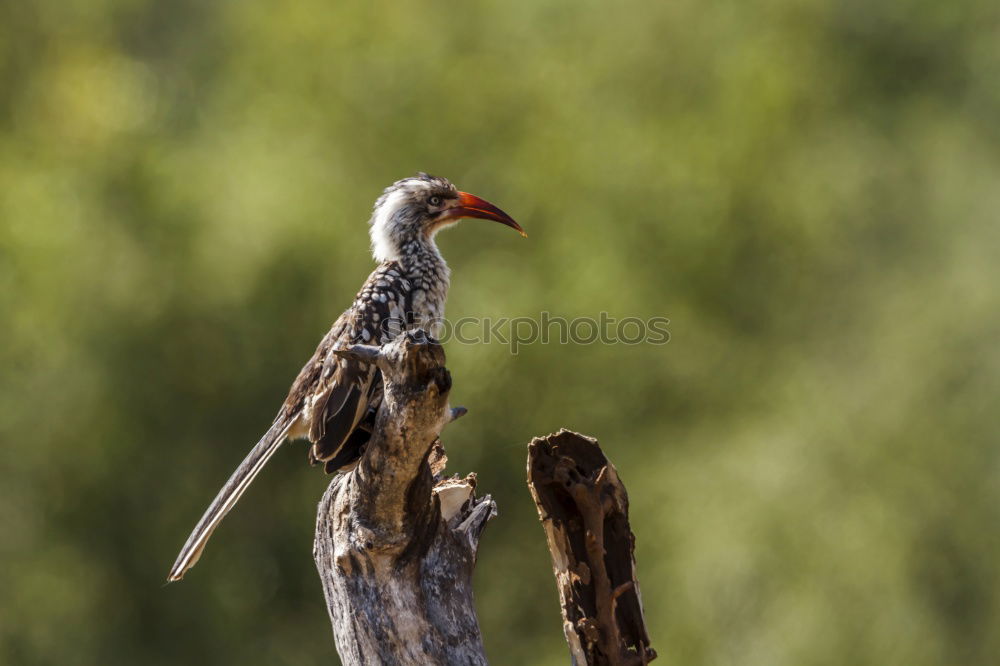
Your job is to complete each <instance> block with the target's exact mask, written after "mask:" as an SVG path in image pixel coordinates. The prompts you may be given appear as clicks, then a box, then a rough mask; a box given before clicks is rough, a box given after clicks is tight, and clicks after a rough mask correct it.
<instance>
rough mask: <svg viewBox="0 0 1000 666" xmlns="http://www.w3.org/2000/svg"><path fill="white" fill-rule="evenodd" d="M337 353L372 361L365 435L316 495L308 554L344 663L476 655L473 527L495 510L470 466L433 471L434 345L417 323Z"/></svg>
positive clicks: (479, 654) (472, 660) (438, 385)
mask: <svg viewBox="0 0 1000 666" xmlns="http://www.w3.org/2000/svg"><path fill="white" fill-rule="evenodd" d="M338 353H341V354H345V355H349V356H353V357H355V358H361V359H364V360H368V361H370V362H374V363H377V364H378V367H379V368H380V369H381V371H382V374H383V377H384V379H385V398H384V401H383V404H382V407H381V409H380V410H379V414H378V417H377V421H376V426H375V429H374V432H373V434H372V438H371V441H370V442H369V444H368V447H367V449H366V451H365V453H364V455H363V456H362V458H361V460H360V461H359V463H358V465H357V466H356V467H355V468H353V469H352V470H350V471H348V472H346V473H341V474H338V475H337V476H335V477H334V479H333V480H332V481H331V483H330V486H329V488H328V489H327V491H326V493H325V494H324V496H323V499H322V500H321V501H320V505H319V511H318V515H317V520H316V538H315V542H314V549H313V555H314V557H315V560H316V566H317V568H318V570H319V574H320V578H321V579H322V581H323V591H324V594H325V596H326V602H327V608H328V610H329V613H330V620H331V622H332V624H333V633H334V639H335V641H336V644H337V651H338V652H339V653H340V658H341V661H342V662H343V663H344V664H345V666H354V665H358V666H360V665H365V666H368V665H371V664H463V665H464V664H485V663H486V658H485V655H484V653H483V646H482V638H481V636H480V632H479V622H478V619H477V617H476V611H475V606H474V604H473V597H472V570H473V567H474V566H475V561H476V550H477V547H478V544H479V537H480V535H481V533H482V531H483V529H484V527H485V525H486V522H487V521H488V520H489V519H490V518H492V517H493V516H494V515H496V504H495V503H494V502H493V500H492V498H490V496H489V495H487V496H485V497H482V498H476V497H475V475H469V476H467V477H465V478H464V479H459V478H458V477H453V478H450V479H444V478H442V475H443V471H444V465H445V462H446V458H445V455H444V449H443V448H441V445H440V441H439V440H438V435H439V434H440V432H441V429H442V428H443V427H444V426H445V425H446V424H447V423H448V422H449V421H451V420H453V419H454V418H457V417H458V416H460V415H461V414H462V413H464V410H462V409H460V408H459V409H456V410H451V409H450V408H449V406H448V392H449V391H450V389H451V376H450V375H449V373H448V370H447V369H446V368H445V367H444V360H445V358H444V351H443V350H442V348H441V346H440V345H439V344H438V343H437V342H435V341H432V340H429V339H428V338H427V337H426V336H425V335H424V334H423V333H422V332H421V331H416V332H413V333H408V334H406V335H403V336H400V337H399V338H397V340H396V341H394V342H392V343H390V344H389V345H386V346H384V347H381V348H378V347H369V346H365V345H354V346H352V347H350V348H347V349H344V350H341V351H340V352H338Z"/></svg>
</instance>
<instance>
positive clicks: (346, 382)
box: [309, 279, 405, 471]
mask: <svg viewBox="0 0 1000 666" xmlns="http://www.w3.org/2000/svg"><path fill="white" fill-rule="evenodd" d="M380 285H385V286H381V287H380ZM393 287H394V285H393V284H392V283H391V282H390V281H387V280H382V281H380V280H377V279H376V280H370V281H369V283H368V284H366V285H365V287H363V288H362V291H361V293H360V294H359V295H358V299H357V300H356V301H355V303H354V305H353V306H352V307H351V309H350V310H348V311H347V312H346V313H344V316H343V318H342V319H343V328H342V330H341V331H340V334H339V336H338V339H337V342H336V343H334V344H332V345H331V346H330V347H329V348H328V349H326V350H325V351H324V358H323V361H322V372H321V380H320V381H321V385H322V389H321V390H320V391H316V392H315V394H316V396H317V399H316V400H315V401H314V402H313V404H312V410H311V418H310V432H309V439H310V441H312V443H313V446H312V447H311V448H310V451H309V459H310V462H312V463H319V462H327V463H328V462H330V461H331V460H333V461H336V462H337V464H336V465H335V466H333V465H330V464H328V465H326V469H327V471H331V467H334V469H337V468H339V467H341V466H343V464H347V463H349V462H352V461H353V460H354V459H355V458H356V457H357V455H358V454H359V453H360V447H359V446H357V442H358V441H359V440H358V438H355V439H354V440H351V434H352V433H353V432H354V430H355V429H356V428H357V427H358V424H359V423H360V422H361V420H362V419H363V418H364V417H365V415H366V414H367V413H368V411H369V407H370V405H371V403H372V400H373V393H374V392H375V391H377V390H380V387H381V381H380V379H379V373H378V369H377V368H376V367H375V366H374V365H373V364H371V363H365V362H363V361H358V360H355V359H349V358H344V357H342V356H339V355H337V354H336V353H335V350H336V348H337V347H338V346H339V345H349V344H371V345H380V344H385V343H386V342H389V341H390V340H391V339H392V337H394V330H393V324H392V323H391V322H393V320H394V318H395V319H396V320H400V318H401V313H402V311H403V310H404V309H405V304H403V303H398V302H397V301H396V299H397V298H399V296H397V294H398V293H399V291H398V290H397V289H394V288H393ZM395 325H396V326H400V325H401V322H398V323H397V324H395ZM364 439H365V441H367V437H365V438H364ZM349 441H350V442H352V444H351V446H347V445H348V442H349ZM348 449H350V450H348ZM342 460H343V461H345V462H343V463H341V461H342Z"/></svg>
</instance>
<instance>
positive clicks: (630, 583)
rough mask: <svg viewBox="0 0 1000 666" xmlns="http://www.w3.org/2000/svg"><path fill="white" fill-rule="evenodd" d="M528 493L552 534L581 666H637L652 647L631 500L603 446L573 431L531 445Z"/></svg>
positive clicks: (566, 629)
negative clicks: (639, 576)
mask: <svg viewBox="0 0 1000 666" xmlns="http://www.w3.org/2000/svg"><path fill="white" fill-rule="evenodd" d="M528 487H529V488H530V489H531V495H532V497H533V498H534V500H535V505H536V506H537V508H538V516H539V518H540V519H541V521H542V526H543V527H544V529H545V536H546V538H547V540H548V544H549V551H550V552H551V553H552V568H553V570H554V572H555V577H556V585H557V586H558V588H559V600H560V602H561V604H562V615H563V633H564V634H565V635H566V642H567V643H569V649H570V654H571V656H572V659H573V664H574V666H584V665H586V666H605V665H607V666H635V665H638V664H646V663H649V662H650V661H651V660H653V659H655V658H656V652H655V651H654V650H653V649H652V648H650V647H649V636H648V635H647V633H646V621H645V617H644V616H643V611H642V598H641V596H640V594H639V583H638V581H637V579H636V574H635V554H634V551H635V535H633V534H632V530H631V528H630V527H629V523H628V494H627V493H626V492H625V486H624V485H623V484H622V482H621V480H620V479H619V478H618V472H617V471H616V470H615V466H614V465H612V464H611V462H610V461H609V460H608V459H607V457H605V455H604V453H603V452H602V451H601V447H600V446H599V445H598V443H597V440H596V439H592V438H590V437H585V436H583V435H580V434H579V433H575V432H572V431H570V430H560V431H559V432H557V433H555V434H553V435H548V436H547V437H536V438H535V439H533V440H532V441H531V444H529V445H528Z"/></svg>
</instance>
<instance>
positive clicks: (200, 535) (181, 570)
mask: <svg viewBox="0 0 1000 666" xmlns="http://www.w3.org/2000/svg"><path fill="white" fill-rule="evenodd" d="M291 425H292V423H291V421H290V420H289V419H285V418H279V419H278V420H276V421H275V422H274V425H272V426H271V428H270V429H269V430H268V431H267V432H266V433H265V434H264V436H263V437H261V438H260V441H259V442H257V444H256V446H254V447H253V448H252V449H251V450H250V453H249V454H247V457H246V458H244V459H243V462H241V463H240V466H239V467H237V468H236V471H235V472H233V474H232V476H230V477H229V480H228V481H226V485H224V486H222V490H220V491H219V494H218V495H216V496H215V499H214V500H212V504H211V505H210V506H209V507H208V510H207V511H205V515H204V516H202V517H201V520H199V521H198V524H197V525H196V526H195V528H194V531H193V532H191V536H189V537H188V540H187V543H185V544H184V547H183V548H181V552H180V554H179V555H178V556H177V561H176V562H174V566H173V567H172V568H171V569H170V574H169V575H168V576H167V580H168V581H175V580H180V579H181V578H183V577H184V574H185V573H186V572H187V570H188V569H190V568H191V567H193V566H194V565H195V564H196V563H197V562H198V558H199V557H201V551H203V550H204V549H205V544H206V543H208V539H209V537H211V536H212V532H213V531H214V530H215V528H216V527H218V525H219V523H220V522H222V519H223V518H225V517H226V514H228V513H229V512H230V510H232V508H233V507H234V506H235V505H236V502H237V501H238V500H239V499H240V497H242V496H243V493H244V492H246V489H247V488H248V487H249V486H250V483H251V482H252V481H253V480H254V479H255V478H257V475H258V474H259V473H260V470H262V469H263V468H264V465H265V463H267V461H268V460H270V459H271V456H273V455H274V453H275V451H277V450H278V447H280V446H281V443H282V442H284V441H285V434H286V433H287V432H288V429H289V427H290V426H291Z"/></svg>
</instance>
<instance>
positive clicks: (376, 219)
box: [368, 191, 406, 262]
mask: <svg viewBox="0 0 1000 666" xmlns="http://www.w3.org/2000/svg"><path fill="white" fill-rule="evenodd" d="M405 199H406V193H405V192H403V191H398V192H393V193H392V194H391V195H389V198H388V199H386V200H385V201H384V202H382V205H381V206H379V208H378V210H377V211H375V215H374V216H373V217H372V222H371V229H369V231H368V233H369V234H370V235H371V239H372V256H374V257H375V261H378V262H384V261H396V260H398V259H399V248H398V247H396V244H395V243H393V241H392V216H393V214H394V213H395V212H396V210H397V209H398V208H399V207H400V205H402V204H403V203H404V202H405Z"/></svg>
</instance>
